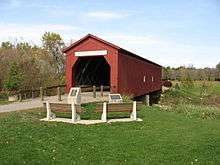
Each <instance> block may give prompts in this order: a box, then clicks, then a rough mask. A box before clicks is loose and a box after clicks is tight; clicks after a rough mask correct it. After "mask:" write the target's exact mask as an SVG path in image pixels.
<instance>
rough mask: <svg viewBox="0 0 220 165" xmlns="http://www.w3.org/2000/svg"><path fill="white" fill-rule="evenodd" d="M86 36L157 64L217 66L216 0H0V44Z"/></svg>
mask: <svg viewBox="0 0 220 165" xmlns="http://www.w3.org/2000/svg"><path fill="white" fill-rule="evenodd" d="M45 31H53V32H57V33H59V34H61V35H62V37H63V39H64V41H65V42H66V43H67V44H68V43H70V42H73V41H76V40H78V39H80V38H81V37H83V36H84V35H86V34H87V33H92V34H94V35H97V36H99V37H101V38H103V39H106V40H108V41H110V42H113V43H114V44H117V45H119V46H121V47H123V48H125V49H128V50H129V51H132V52H134V53H136V54H138V55H140V56H142V57H144V58H147V59H149V60H152V61H155V62H157V63H159V64H161V65H163V66H173V67H177V66H180V65H181V66H183V65H185V66H189V65H193V66H195V67H198V68H199V67H215V65H216V64H217V63H218V62H220V1H219V0H148V1H146V0H136V1H134V0H108V1H107V0H62V1H61V0H0V41H7V40H10V41H13V42H16V41H17V40H18V41H28V42H30V43H32V44H41V36H42V34H43V33H44V32H45Z"/></svg>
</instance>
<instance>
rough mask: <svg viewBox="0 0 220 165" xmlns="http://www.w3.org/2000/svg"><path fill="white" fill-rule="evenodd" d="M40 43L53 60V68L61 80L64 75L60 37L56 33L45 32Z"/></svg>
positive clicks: (62, 43) (62, 44)
mask: <svg viewBox="0 0 220 165" xmlns="http://www.w3.org/2000/svg"><path fill="white" fill-rule="evenodd" d="M42 42H43V47H44V49H46V51H48V53H49V55H50V56H51V57H52V59H53V66H55V67H56V72H57V76H58V78H59V79H61V78H62V76H63V73H64V55H63V53H62V48H63V47H64V42H63V40H62V38H61V36H60V35H59V34H57V33H53V32H46V33H44V35H43V36H42Z"/></svg>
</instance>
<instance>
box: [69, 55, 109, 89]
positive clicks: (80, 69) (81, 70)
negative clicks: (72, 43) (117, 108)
mask: <svg viewBox="0 0 220 165" xmlns="http://www.w3.org/2000/svg"><path fill="white" fill-rule="evenodd" d="M73 76H74V80H75V85H76V86H81V85H96V86H100V85H106V86H109V85H110V66H109V64H108V63H107V61H106V60H105V58H104V57H80V58H79V59H78V60H77V62H76V64H75V65H74V67H73Z"/></svg>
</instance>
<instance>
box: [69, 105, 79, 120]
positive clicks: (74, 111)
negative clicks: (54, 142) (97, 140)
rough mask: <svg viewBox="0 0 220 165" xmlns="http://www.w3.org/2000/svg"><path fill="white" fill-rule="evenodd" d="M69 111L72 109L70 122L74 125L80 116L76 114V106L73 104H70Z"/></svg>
mask: <svg viewBox="0 0 220 165" xmlns="http://www.w3.org/2000/svg"><path fill="white" fill-rule="evenodd" d="M71 109H72V122H73V123H75V122H77V121H79V120H80V115H78V114H77V112H76V105H75V103H74V102H72V103H71Z"/></svg>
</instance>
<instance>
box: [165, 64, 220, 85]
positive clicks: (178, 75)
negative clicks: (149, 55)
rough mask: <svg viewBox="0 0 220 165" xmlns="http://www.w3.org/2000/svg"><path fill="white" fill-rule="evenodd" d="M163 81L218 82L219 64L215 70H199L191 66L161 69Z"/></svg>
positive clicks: (219, 75)
mask: <svg viewBox="0 0 220 165" xmlns="http://www.w3.org/2000/svg"><path fill="white" fill-rule="evenodd" d="M162 75H163V76H162V78H163V80H187V79H190V80H208V81H220V63H218V64H217V65H216V67H215V68H208V67H206V68H200V69H197V68H195V67H193V66H189V67H185V66H181V67H178V68H171V67H169V66H168V67H163V72H162Z"/></svg>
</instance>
